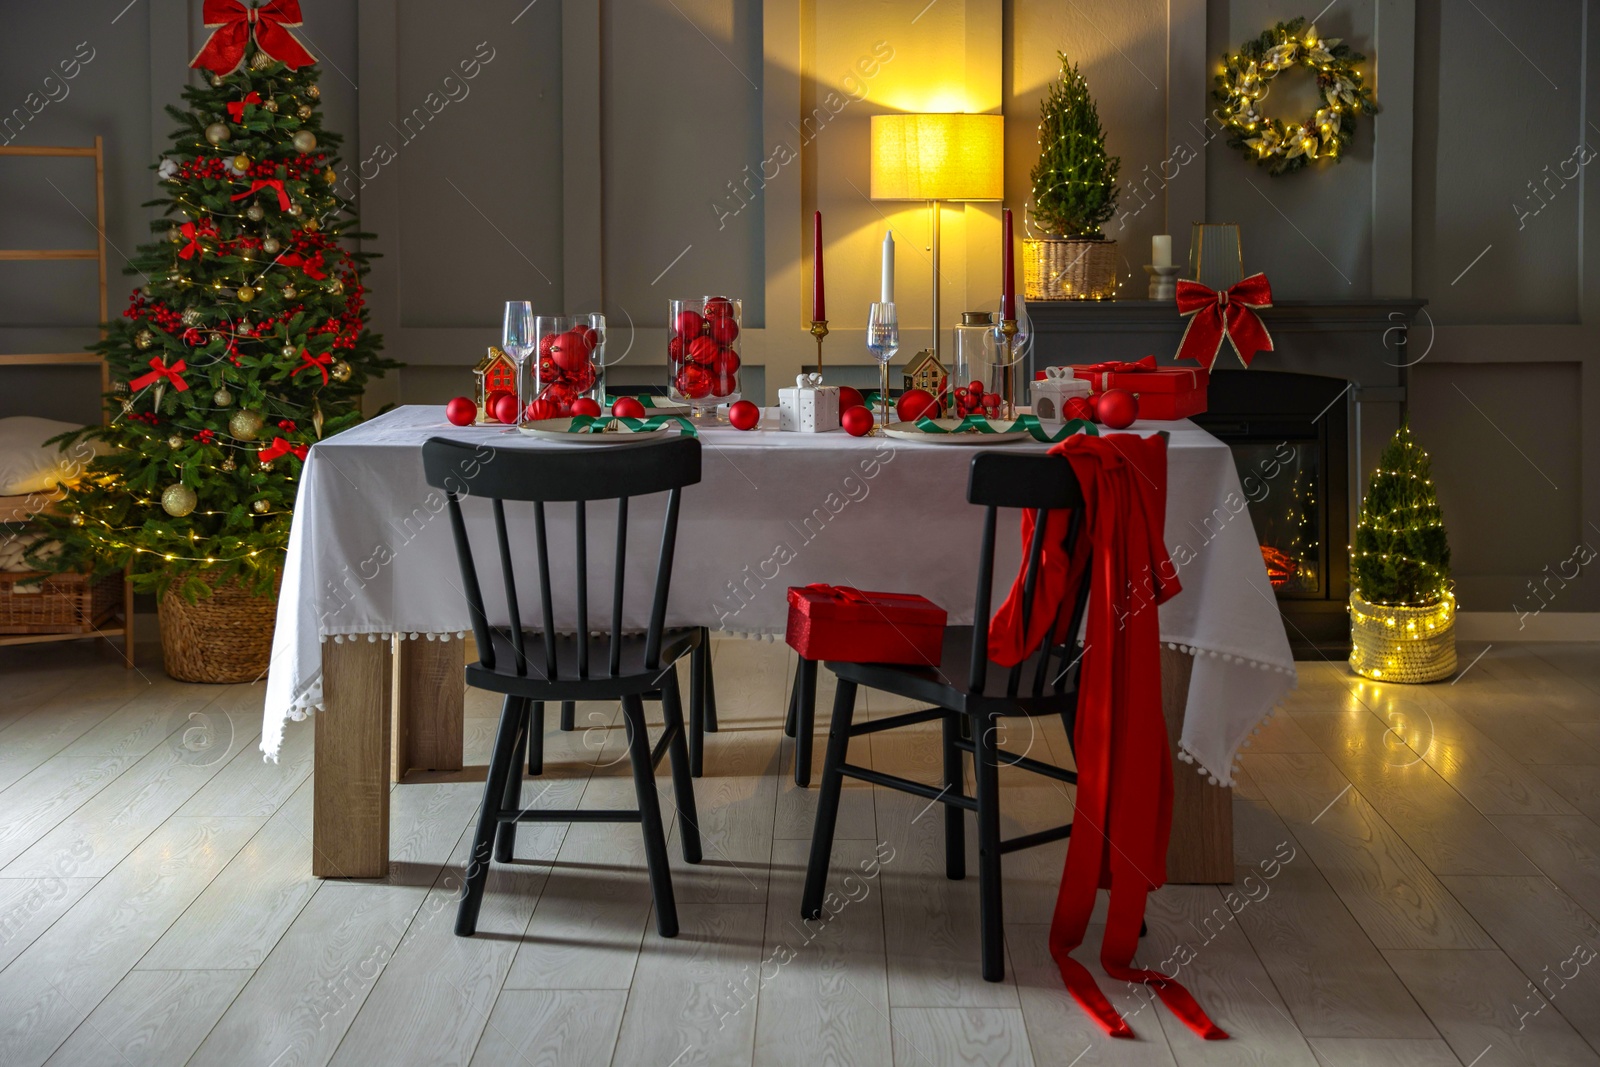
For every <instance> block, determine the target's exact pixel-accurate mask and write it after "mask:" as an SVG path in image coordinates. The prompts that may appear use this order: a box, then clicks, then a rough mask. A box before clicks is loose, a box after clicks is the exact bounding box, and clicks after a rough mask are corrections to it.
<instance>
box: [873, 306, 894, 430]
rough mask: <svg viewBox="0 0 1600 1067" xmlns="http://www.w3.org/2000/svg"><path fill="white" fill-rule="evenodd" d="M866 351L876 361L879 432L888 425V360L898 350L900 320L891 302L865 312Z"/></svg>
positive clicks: (892, 357)
mask: <svg viewBox="0 0 1600 1067" xmlns="http://www.w3.org/2000/svg"><path fill="white" fill-rule="evenodd" d="M867 351H869V352H871V353H872V358H873V359H875V360H877V361H878V382H879V385H878V404H879V410H880V414H879V416H878V429H876V430H874V431H873V433H877V432H879V430H881V429H882V428H883V427H885V426H888V425H889V361H890V360H892V359H894V357H895V354H896V353H897V352H899V351H900V320H899V318H898V317H896V315H895V308H894V304H893V303H892V302H888V301H884V302H880V303H876V304H873V305H872V309H871V310H870V311H869V312H868V313H867Z"/></svg>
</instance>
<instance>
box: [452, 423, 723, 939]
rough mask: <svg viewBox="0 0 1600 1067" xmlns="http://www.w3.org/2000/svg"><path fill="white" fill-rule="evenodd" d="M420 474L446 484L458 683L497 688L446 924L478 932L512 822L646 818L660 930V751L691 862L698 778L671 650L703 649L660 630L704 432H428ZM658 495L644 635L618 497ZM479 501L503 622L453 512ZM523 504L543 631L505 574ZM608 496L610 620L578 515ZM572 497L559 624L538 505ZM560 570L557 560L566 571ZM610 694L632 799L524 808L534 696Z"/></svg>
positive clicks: (540, 729)
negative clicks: (468, 621)
mask: <svg viewBox="0 0 1600 1067" xmlns="http://www.w3.org/2000/svg"><path fill="white" fill-rule="evenodd" d="M422 461H423V466H424V468H425V470H426V472H427V478H428V484H429V485H432V486H435V487H436V488H439V489H443V490H445V491H446V493H447V494H448V498H449V511H450V525H451V530H452V532H453V534H454V535H455V543H456V554H457V556H458V557H459V559H460V562H461V578H462V584H463V588H464V589H465V590H466V596H467V607H468V610H469V611H470V612H471V615H472V631H473V634H474V635H475V636H476V638H477V642H478V662H476V663H470V664H468V665H467V684H468V685H470V686H474V687H476V688H479V689H487V690H491V691H493V692H496V693H503V694H505V706H504V708H503V710H502V711H501V713H500V727H499V730H498V731H497V732H496V734H495V741H494V754H493V756H491V758H490V761H489V781H488V784H487V786H486V787H485V789H484V794H483V807H482V810H481V812H480V814H479V817H478V829H477V836H476V838H475V839H474V841H473V847H472V853H471V856H470V859H469V861H468V863H467V878H466V886H465V888H464V890H463V893H462V897H461V906H460V910H459V911H458V913H457V916H456V933H457V934H458V935H459V936H462V937H470V936H471V935H472V934H473V933H474V932H475V931H476V929H477V925H478V909H479V907H480V905H481V904H482V902H483V890H484V884H485V883H486V882H487V881H488V877H489V860H490V852H491V850H492V851H493V854H494V859H495V860H498V861H500V862H502V863H504V862H507V861H509V860H510V859H511V855H512V849H513V847H514V845H515V843H516V832H517V824H518V823H519V822H638V823H641V824H642V825H643V828H644V841H645V861H646V864H647V866H648V868H649V872H650V889H651V894H652V896H653V897H654V899H655V906H656V929H657V930H658V931H660V933H661V936H662V937H674V936H676V935H677V933H678V912H677V907H676V905H675V903H674V901H673V895H672V876H671V874H670V872H669V870H668V867H667V842H666V834H665V832H664V830H663V827H662V821H661V805H660V800H659V798H658V797H657V794H656V781H655V768H656V765H657V764H659V763H660V762H661V757H662V756H663V755H664V754H670V756H671V760H672V787H673V794H674V798H675V800H676V801H677V806H678V821H679V825H680V837H681V838H682V841H683V858H684V859H685V860H687V861H688V862H690V863H699V862H700V829H699V820H698V817H697V816H696V814H695V804H694V787H693V785H692V783H691V781H690V774H689V751H688V745H687V744H686V742H685V736H684V733H685V732H684V724H683V706H682V701H681V699H680V697H679V691H678V673H677V669H676V666H675V665H676V663H677V661H678V660H679V659H680V658H682V657H683V656H684V655H686V654H692V653H693V651H694V650H695V649H696V648H697V647H700V646H703V644H704V642H703V641H702V636H703V634H704V631H703V630H702V629H701V628H699V627H685V628H679V629H668V628H666V626H665V625H664V620H665V618H666V613H667V591H668V587H669V585H670V584H671V579H672V556H673V549H674V546H675V544H676V540H677V533H678V505H679V495H680V492H681V490H682V488H683V487H684V486H686V485H693V484H695V483H696V482H698V481H699V480H700V443H699V442H698V441H696V440H695V439H694V438H676V439H673V440H670V441H666V442H662V443H659V444H648V445H641V446H621V447H606V448H595V449H577V448H574V449H570V450H567V449H563V450H559V451H557V450H553V449H544V450H540V451H538V452H530V451H523V450H511V449H494V448H488V447H486V446H476V445H467V444H460V443H458V442H455V441H447V440H444V439H443V438H437V437H436V438H433V439H432V440H430V441H428V442H427V443H426V444H425V445H423V447H422ZM653 493H666V494H667V503H666V519H665V522H664V524H663V527H662V534H661V549H660V555H659V557H658V559H657V564H656V580H655V586H654V592H653V599H652V600H651V605H650V615H649V623H648V626H647V627H646V630H645V632H644V633H642V634H640V633H636V632H635V633H629V632H626V631H624V630H623V628H622V618H623V603H624V592H625V590H624V586H623V578H624V574H625V571H626V564H627V540H628V501H629V499H630V498H632V497H637V496H647V495H650V494H653ZM465 496H477V497H486V498H488V500H489V502H490V504H491V505H492V507H493V511H494V529H495V540H496V545H497V547H498V550H499V553H498V554H499V565H500V573H501V576H502V581H503V583H504V588H505V603H506V605H507V612H508V615H509V625H507V626H490V625H489V621H488V618H487V616H486V614H485V609H484V601H483V593H482V590H481V588H480V586H479V584H478V568H477V565H476V563H475V562H474V559H473V551H472V544H471V542H470V541H469V540H468V537H467V530H466V524H465V522H464V520H463V517H462V509H461V498H462V497H465ZM508 500H509V501H527V502H531V503H532V510H533V530H534V545H535V550H536V552H535V557H536V560H535V561H536V563H537V566H538V578H539V589H540V607H541V609H542V610H541V615H542V616H543V623H544V625H543V627H542V628H541V629H524V627H523V625H522V621H521V616H520V611H519V608H518V600H517V587H516V578H515V576H514V574H513V560H514V557H513V553H512V550H511V537H510V534H509V532H508V530H507V525H506V508H505V502H506V501H508ZM593 500H605V501H615V502H616V510H617V535H616V565H615V572H614V574H613V579H612V582H613V584H612V591H613V593H612V603H611V628H610V631H609V633H600V634H595V633H591V631H590V628H589V594H588V584H589V583H588V570H589V567H588V547H587V543H586V541H587V521H586V520H587V512H586V505H587V504H588V502H589V501H593ZM567 502H570V503H571V504H572V505H573V507H574V527H573V529H574V537H575V541H576V553H575V554H576V558H575V560H573V561H572V571H573V574H574V578H575V581H576V586H577V594H576V599H577V625H576V627H575V628H574V632H572V633H565V634H563V633H559V632H558V631H557V629H556V625H555V613H554V610H553V607H552V590H551V584H550V571H551V561H550V553H549V546H548V544H547V539H546V516H545V505H546V504H548V503H567ZM563 569H565V568H563ZM647 697H657V698H659V699H660V700H661V706H662V717H663V718H664V720H665V723H666V726H665V729H664V731H663V732H662V734H661V737H660V739H659V740H657V741H656V743H655V746H654V748H652V747H651V745H650V740H649V735H648V733H647V732H646V729H645V721H644V700H645V699H646V698H647ZM579 700H604V701H610V700H617V701H620V702H621V704H622V714H623V720H624V723H625V724H626V727H627V735H628V755H629V757H630V758H631V760H632V763H633V784H634V791H635V793H636V794H637V795H638V801H639V806H638V808H637V809H636V810H635V809H621V810H594V809H578V810H572V809H568V810H554V809H527V808H523V807H522V806H521V795H522V766H521V765H522V756H523V754H524V752H526V755H527V759H528V763H529V766H530V768H531V769H533V770H534V773H538V770H539V769H540V768H542V765H543V748H544V744H543V738H544V702H545V701H574V702H575V701H579Z"/></svg>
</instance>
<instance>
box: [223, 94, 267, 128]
mask: <svg viewBox="0 0 1600 1067" xmlns="http://www.w3.org/2000/svg"><path fill="white" fill-rule="evenodd" d="M259 103H261V94H260V93H255V92H253V93H251V94H250V95H249V96H247V97H245V98H244V99H243V100H229V101H228V117H229V118H231V119H233V121H234V122H235V123H239V122H243V121H244V106H245V105H246V104H259Z"/></svg>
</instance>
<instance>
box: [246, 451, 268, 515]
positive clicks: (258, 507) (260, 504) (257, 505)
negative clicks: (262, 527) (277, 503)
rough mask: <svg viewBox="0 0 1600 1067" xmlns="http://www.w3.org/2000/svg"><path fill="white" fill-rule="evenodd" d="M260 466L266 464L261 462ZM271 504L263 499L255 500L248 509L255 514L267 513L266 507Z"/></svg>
mask: <svg viewBox="0 0 1600 1067" xmlns="http://www.w3.org/2000/svg"><path fill="white" fill-rule="evenodd" d="M262 466H263V467H265V466H267V464H265V463H263V464H262ZM271 506H272V505H270V504H268V503H267V502H266V501H265V500H257V501H255V502H254V503H253V504H251V505H250V510H252V511H254V512H255V513H256V514H257V515H265V514H266V513H267V508H269V507H271Z"/></svg>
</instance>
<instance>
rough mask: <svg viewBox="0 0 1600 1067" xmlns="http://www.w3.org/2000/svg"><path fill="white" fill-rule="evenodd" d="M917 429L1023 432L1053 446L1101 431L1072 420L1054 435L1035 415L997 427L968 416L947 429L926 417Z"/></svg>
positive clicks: (986, 419) (929, 430)
mask: <svg viewBox="0 0 1600 1067" xmlns="http://www.w3.org/2000/svg"><path fill="white" fill-rule="evenodd" d="M916 426H917V429H919V430H921V431H922V432H923V433H935V434H938V433H1017V432H1019V431H1020V432H1022V433H1025V434H1027V435H1028V436H1030V437H1032V438H1033V439H1034V440H1035V441H1039V442H1041V443H1042V444H1047V445H1053V444H1055V443H1056V442H1058V441H1064V440H1066V439H1067V438H1068V437H1071V436H1072V435H1073V434H1075V433H1085V434H1088V435H1090V436H1091V437H1098V436H1099V435H1100V431H1099V430H1097V429H1095V425H1094V423H1092V422H1087V421H1085V420H1083V419H1072V420H1071V421H1069V422H1067V423H1066V424H1064V425H1063V426H1062V427H1061V429H1060V430H1058V431H1056V432H1055V433H1054V434H1051V433H1048V432H1046V431H1045V428H1044V427H1043V426H1042V425H1040V423H1039V419H1038V417H1037V416H1035V415H1018V416H1017V421H1016V422H1013V423H1012V424H1011V425H1010V426H997V425H995V424H994V423H992V422H990V421H989V417H988V416H987V415H968V416H967V417H966V418H964V419H962V420H961V421H960V422H959V423H957V424H956V425H955V426H953V427H951V428H949V429H946V428H945V427H943V426H940V425H939V424H938V423H937V422H935V421H933V420H932V419H930V418H928V416H926V415H924V416H922V417H921V418H920V419H918V420H917V422H916Z"/></svg>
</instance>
